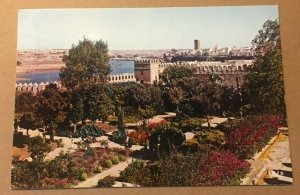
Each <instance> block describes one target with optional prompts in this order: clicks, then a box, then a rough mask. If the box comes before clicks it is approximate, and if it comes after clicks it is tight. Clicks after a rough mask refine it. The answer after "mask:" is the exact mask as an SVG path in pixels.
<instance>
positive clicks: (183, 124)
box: [178, 117, 206, 132]
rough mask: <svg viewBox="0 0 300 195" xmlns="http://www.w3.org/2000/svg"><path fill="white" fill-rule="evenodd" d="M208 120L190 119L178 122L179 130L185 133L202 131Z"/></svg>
mask: <svg viewBox="0 0 300 195" xmlns="http://www.w3.org/2000/svg"><path fill="white" fill-rule="evenodd" d="M205 121H206V119H203V118H196V117H194V118H188V119H184V120H181V121H179V122H178V125H179V128H180V129H181V130H182V131H183V132H187V131H194V130H197V129H201V125H202V124H203V123H205Z"/></svg>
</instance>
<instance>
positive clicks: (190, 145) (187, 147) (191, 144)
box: [180, 138, 200, 153]
mask: <svg viewBox="0 0 300 195" xmlns="http://www.w3.org/2000/svg"><path fill="white" fill-rule="evenodd" d="M199 147H200V144H199V143H198V141H197V139H195V138H193V139H190V140H187V141H185V142H184V143H183V144H182V146H181V147H180V151H182V152H183V153H194V152H199Z"/></svg>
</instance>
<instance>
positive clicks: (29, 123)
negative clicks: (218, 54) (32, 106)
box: [19, 112, 37, 133]
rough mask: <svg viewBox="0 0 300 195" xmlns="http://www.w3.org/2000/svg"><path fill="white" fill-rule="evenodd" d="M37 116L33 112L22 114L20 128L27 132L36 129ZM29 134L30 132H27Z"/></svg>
mask: <svg viewBox="0 0 300 195" xmlns="http://www.w3.org/2000/svg"><path fill="white" fill-rule="evenodd" d="M35 120H36V115H35V113H33V112H25V113H23V114H22V116H21V118H20V121H19V126H20V127H21V128H24V129H26V130H27V131H28V130H29V129H33V130H34V129H36V128H37V124H36V121H35ZM27 133H28V132H27Z"/></svg>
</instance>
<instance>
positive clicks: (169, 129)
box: [149, 123, 185, 155]
mask: <svg viewBox="0 0 300 195" xmlns="http://www.w3.org/2000/svg"><path fill="white" fill-rule="evenodd" d="M184 141H185V136H184V134H183V133H182V132H181V130H179V129H178V126H177V125H176V124H173V123H172V124H165V125H158V126H157V127H156V128H155V129H154V130H153V132H152V133H151V136H150V137H149V147H150V150H152V151H159V152H160V154H162V155H168V154H169V153H170V152H171V151H172V150H174V149H176V148H177V147H179V146H181V145H182V144H183V142H184Z"/></svg>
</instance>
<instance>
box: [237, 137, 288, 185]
mask: <svg viewBox="0 0 300 195" xmlns="http://www.w3.org/2000/svg"><path fill="white" fill-rule="evenodd" d="M282 136H283V135H282V134H279V135H278V136H277V137H276V138H275V139H274V140H273V142H272V143H270V144H269V145H268V146H267V147H266V148H265V150H264V151H263V152H262V153H261V154H260V155H259V156H260V157H258V158H257V159H256V160H250V163H251V172H250V173H249V174H248V175H247V177H246V178H244V179H243V181H242V185H251V184H253V183H252V181H253V180H255V181H257V180H263V179H264V178H262V177H265V176H267V175H266V174H264V172H267V171H268V170H269V171H271V170H283V171H291V168H288V167H286V166H284V165H285V164H290V163H291V159H290V150H289V139H288V137H286V138H285V139H283V140H282Z"/></svg>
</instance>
